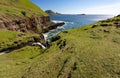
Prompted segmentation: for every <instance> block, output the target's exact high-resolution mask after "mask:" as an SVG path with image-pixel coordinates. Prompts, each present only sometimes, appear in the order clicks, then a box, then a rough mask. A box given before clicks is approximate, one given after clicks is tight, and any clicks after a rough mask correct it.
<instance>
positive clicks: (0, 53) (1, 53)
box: [0, 50, 9, 55]
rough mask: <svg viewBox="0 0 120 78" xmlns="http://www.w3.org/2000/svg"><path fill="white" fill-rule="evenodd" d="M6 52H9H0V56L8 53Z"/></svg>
mask: <svg viewBox="0 0 120 78" xmlns="http://www.w3.org/2000/svg"><path fill="white" fill-rule="evenodd" d="M8 52H9V50H7V51H3V52H0V55H3V54H5V53H8Z"/></svg>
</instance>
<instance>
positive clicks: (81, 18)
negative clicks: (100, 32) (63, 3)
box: [44, 14, 113, 39]
mask: <svg viewBox="0 0 120 78" xmlns="http://www.w3.org/2000/svg"><path fill="white" fill-rule="evenodd" d="M111 17H113V16H112V15H69V14H66V15H54V16H50V18H51V20H52V21H53V22H55V23H58V22H65V25H63V26H61V27H58V28H57V29H54V30H51V31H49V32H48V33H45V34H44V36H45V38H46V39H50V38H51V37H53V36H55V35H57V34H58V33H60V32H61V31H63V30H68V29H71V28H77V27H80V26H85V25H88V24H92V23H95V22H97V21H100V20H105V19H108V18H111Z"/></svg>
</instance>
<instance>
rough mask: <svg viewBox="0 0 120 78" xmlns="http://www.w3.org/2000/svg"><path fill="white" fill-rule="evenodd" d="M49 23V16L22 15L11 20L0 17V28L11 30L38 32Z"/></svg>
mask: <svg viewBox="0 0 120 78" xmlns="http://www.w3.org/2000/svg"><path fill="white" fill-rule="evenodd" d="M49 23H50V17H49V16H41V17H36V16H32V17H29V18H28V17H26V18H25V17H24V18H17V19H13V20H11V19H10V20H9V19H7V16H6V19H5V18H0V29H8V30H12V31H22V32H27V31H30V32H34V33H39V32H41V31H40V30H41V29H43V28H44V27H46V26H47V24H49Z"/></svg>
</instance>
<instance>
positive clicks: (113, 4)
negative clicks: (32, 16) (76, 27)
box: [31, 0, 120, 15]
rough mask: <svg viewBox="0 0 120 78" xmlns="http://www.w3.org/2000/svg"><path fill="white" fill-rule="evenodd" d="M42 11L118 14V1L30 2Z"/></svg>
mask: <svg viewBox="0 0 120 78" xmlns="http://www.w3.org/2000/svg"><path fill="white" fill-rule="evenodd" d="M31 1H32V2H33V3H35V4H36V5H38V6H39V7H40V8H42V9H43V10H53V11H55V12H59V13H62V14H83V13H84V14H112V15H118V14H120V0H31Z"/></svg>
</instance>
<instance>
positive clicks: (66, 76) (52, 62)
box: [0, 17, 120, 78]
mask: <svg viewBox="0 0 120 78" xmlns="http://www.w3.org/2000/svg"><path fill="white" fill-rule="evenodd" d="M116 19H117V20H118V19H120V17H115V18H112V19H108V20H104V21H100V22H98V23H95V24H91V25H88V26H83V27H79V28H74V29H70V30H66V31H63V32H61V33H60V34H58V35H57V36H56V37H54V38H53V41H54V42H52V44H51V46H50V47H49V48H48V49H46V50H42V49H41V48H39V47H30V46H27V47H24V48H22V49H18V50H15V51H13V52H11V53H8V54H5V55H2V56H0V68H1V69H0V78H120V48H119V46H120V28H119V27H116V25H114V22H115V21H116ZM117 22H118V21H117ZM103 23H104V25H103ZM106 24H107V25H106ZM13 34H14V33H13ZM9 71H10V72H9Z"/></svg>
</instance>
